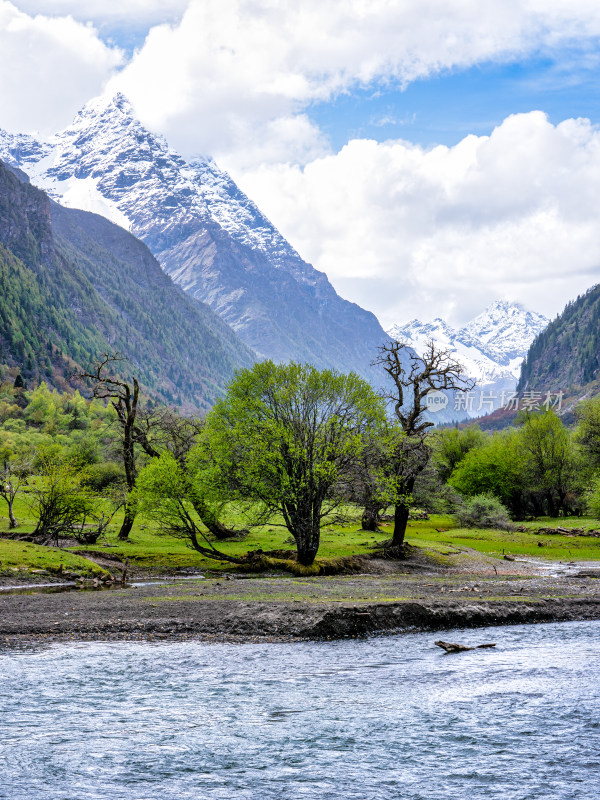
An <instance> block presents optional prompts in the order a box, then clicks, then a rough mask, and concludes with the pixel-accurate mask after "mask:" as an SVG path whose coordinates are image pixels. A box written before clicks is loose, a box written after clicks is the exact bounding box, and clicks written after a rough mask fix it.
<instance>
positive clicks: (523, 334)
mask: <svg viewBox="0 0 600 800" xmlns="http://www.w3.org/2000/svg"><path fill="white" fill-rule="evenodd" d="M548 322H549V320H548V319H547V318H546V317H544V316H543V314H538V313H536V312H533V311H528V310H527V309H525V308H523V306H521V305H519V304H518V303H511V302H507V301H504V300H496V301H494V302H493V303H492V304H491V305H490V306H488V308H486V309H485V311H483V312H482V313H481V314H479V315H478V316H476V317H475V318H474V319H472V320H471V321H470V322H468V323H467V324H466V325H465V326H464V327H463V328H462V329H461V331H460V338H461V339H462V340H463V341H470V342H472V343H473V344H475V346H478V347H479V348H480V349H481V350H482V352H484V353H485V354H486V355H487V356H488V357H489V358H491V359H492V360H493V361H497V362H498V363H499V364H502V365H503V366H509V365H510V364H511V363H513V362H514V361H515V359H519V365H520V363H521V361H522V360H523V358H525V355H526V353H527V351H528V349H529V345H530V344H531V342H532V341H533V340H534V339H535V337H536V336H537V335H538V333H541V332H542V331H543V330H544V328H545V327H546V326H547V325H548Z"/></svg>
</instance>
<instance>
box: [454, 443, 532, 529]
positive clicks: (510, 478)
mask: <svg viewBox="0 0 600 800" xmlns="http://www.w3.org/2000/svg"><path fill="white" fill-rule="evenodd" d="M525 471H526V456H525V452H524V450H523V447H522V444H521V438H520V436H519V432H518V431H514V430H511V431H506V432H502V433H497V434H495V435H494V436H490V437H489V439H488V441H487V442H486V443H485V444H484V445H482V446H481V447H475V448H473V449H471V450H469V452H468V453H467V454H466V456H465V457H464V458H463V459H462V461H460V463H459V464H458V466H457V467H456V468H455V469H454V471H453V473H452V475H451V476H450V478H449V480H448V483H449V484H450V485H451V486H452V487H453V488H455V489H456V490H457V491H459V492H460V493H461V494H463V495H467V496H471V497H472V496H474V495H481V494H492V495H494V497H497V498H498V499H499V500H500V501H501V502H502V503H503V505H505V506H506V507H507V508H508V509H509V510H510V512H511V514H512V515H513V516H515V517H522V516H523V514H524V511H525V501H526V481H525Z"/></svg>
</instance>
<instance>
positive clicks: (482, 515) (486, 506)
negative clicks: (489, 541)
mask: <svg viewBox="0 0 600 800" xmlns="http://www.w3.org/2000/svg"><path fill="white" fill-rule="evenodd" d="M456 516H457V517H458V521H459V522H460V524H461V526H462V527H463V528H499V529H500V530H504V531H510V530H514V525H513V524H512V522H511V521H510V517H509V516H508V511H507V510H506V508H505V506H503V505H502V503H501V502H500V500H498V498H497V497H494V495H493V494H476V495H474V496H473V497H469V498H468V500H466V501H465V503H464V505H463V506H462V507H461V508H459V509H458V510H457V512H456Z"/></svg>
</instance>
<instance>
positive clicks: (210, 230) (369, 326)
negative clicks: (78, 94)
mask: <svg viewBox="0 0 600 800" xmlns="http://www.w3.org/2000/svg"><path fill="white" fill-rule="evenodd" d="M0 157H5V158H7V159H8V160H9V161H10V162H11V163H13V164H15V165H16V166H19V167H22V168H23V169H24V170H25V171H26V172H27V173H28V174H29V175H30V176H31V179H32V181H33V182H34V183H35V184H36V185H38V186H41V187H43V188H44V189H46V190H47V191H48V192H49V194H50V195H51V196H52V197H54V198H55V199H57V200H58V201H59V202H60V203H61V204H63V205H65V206H71V207H76V208H82V209H85V210H88V211H95V212H96V213H99V214H102V215H103V216H105V217H107V218H109V219H111V220H112V221H113V222H116V223H118V224H119V225H121V226H123V227H125V228H128V229H129V230H131V232H132V233H134V234H135V235H136V236H137V237H138V238H140V239H142V240H143V241H144V242H145V243H146V244H147V245H148V247H149V248H150V249H151V250H152V252H153V253H154V255H155V256H156V257H157V258H158V260H159V261H160V263H161V265H162V267H163V269H164V270H165V271H166V272H167V273H168V274H169V275H171V276H172V277H173V279H174V280H175V281H176V282H177V283H178V284H180V285H181V286H182V287H183V288H184V289H185V290H186V291H187V292H189V293H190V294H192V295H193V296H194V297H196V298H198V299H200V300H202V301H204V302H206V303H208V304H209V305H210V306H211V307H212V308H213V309H214V310H215V311H216V312H217V313H218V314H219V315H220V316H221V317H222V318H223V319H224V320H225V321H226V322H227V323H229V324H230V325H231V327H232V328H233V329H234V330H235V331H236V333H237V334H238V335H239V336H240V337H241V338H242V339H243V341H244V342H246V344H247V345H249V346H250V347H252V348H253V349H254V350H255V352H256V353H257V354H258V355H259V356H260V357H267V358H272V359H274V360H276V361H286V360H291V359H293V360H297V361H308V362H310V363H313V364H315V365H316V366H318V367H334V368H336V369H339V370H340V371H344V372H347V371H350V370H354V371H356V372H358V373H359V374H361V375H363V376H365V377H368V378H372V376H373V370H372V369H371V367H370V362H371V361H372V359H373V358H374V355H375V349H376V347H377V346H378V345H379V344H380V343H381V342H382V341H384V340H385V339H386V338H387V337H386V335H385V333H384V331H383V330H382V328H381V326H380V325H379V323H378V321H377V319H376V317H375V316H374V315H373V314H371V313H370V312H368V311H365V310H364V309H362V308H360V307H359V306H357V305H355V304H354V303H349V302H347V301H345V300H343V299H342V298H340V297H339V296H338V295H337V294H336V292H335V290H334V289H333V287H332V286H331V284H330V283H329V281H328V279H327V277H326V276H325V275H324V274H323V273H322V272H319V271H317V270H316V269H314V268H313V267H312V266H311V265H310V264H307V263H306V262H304V261H303V260H302V259H301V257H300V256H299V255H298V253H297V252H296V251H295V250H294V249H293V248H292V247H291V246H290V245H289V243H288V242H287V241H286V240H285V239H284V238H283V237H282V236H281V234H280V233H279V232H278V231H277V230H276V229H275V228H274V226H273V225H272V224H271V223H270V222H269V221H268V220H267V219H266V218H265V217H264V216H263V215H262V214H261V212H260V211H259V210H258V208H257V207H256V206H255V205H254V203H252V201H251V200H249V198H248V197H246V195H244V194H243V192H241V191H240V189H239V188H238V187H237V186H236V184H235V183H234V182H233V180H232V179H231V178H230V177H229V176H228V175H227V174H226V173H225V172H223V171H222V170H221V169H219V167H218V166H217V165H216V164H215V163H214V162H213V161H211V160H210V159H198V160H195V161H192V162H189V163H188V162H186V161H185V160H184V159H183V158H182V157H181V156H180V155H178V154H177V153H176V152H174V151H173V150H172V149H170V148H169V146H168V145H167V143H166V142H165V140H164V139H163V138H161V137H159V136H155V135H154V134H152V133H150V132H149V131H148V130H146V129H145V128H144V127H143V126H142V125H141V123H140V122H139V121H138V120H136V118H135V116H134V114H133V111H132V109H131V106H130V105H129V103H128V101H127V100H126V98H125V97H123V96H122V95H117V96H115V97H114V98H112V99H111V100H102V101H93V102H91V103H89V104H88V105H87V106H86V107H85V108H84V109H83V110H82V111H81V112H80V113H79V114H78V115H77V117H76V119H75V120H74V122H73V124H72V125H71V126H69V127H68V128H67V129H65V130H64V131H62V132H61V133H59V134H57V135H55V136H54V137H52V138H51V139H50V140H48V141H47V142H37V141H35V140H34V139H32V138H31V137H27V136H11V135H10V134H6V133H2V132H0Z"/></svg>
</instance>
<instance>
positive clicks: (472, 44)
mask: <svg viewBox="0 0 600 800" xmlns="http://www.w3.org/2000/svg"><path fill="white" fill-rule="evenodd" d="M599 35H600V6H599V5H598V3H597V2H596V0H593V2H592V0H570V2H567V0H543V2H542V0H502V2H498V0H457V1H456V2H452V3H448V2H447V0H402V1H401V2H400V0H396V1H394V0H303V1H302V2H301V3H289V2H282V0H191V1H190V3H189V6H188V8H187V10H186V12H185V14H184V15H183V17H182V19H181V21H180V22H179V23H178V24H175V25H171V24H164V25H160V26H157V27H155V28H154V29H153V30H152V31H151V32H150V34H149V36H148V38H147V40H146V42H145V44H144V46H143V47H142V48H141V49H140V51H139V52H138V53H137V54H136V55H135V56H134V58H133V59H132V61H131V63H130V64H129V65H128V67H127V68H126V69H125V70H124V72H123V73H122V74H121V75H119V76H118V77H117V78H116V79H115V82H114V88H115V89H116V88H118V89H121V90H122V91H124V92H125V93H126V94H127V95H128V96H129V97H130V98H131V100H132V101H133V102H134V104H135V105H136V108H137V110H138V112H139V113H140V115H141V116H142V118H143V119H144V121H145V122H147V123H148V124H150V125H153V126H154V127H157V128H160V129H161V130H162V132H164V133H165V135H166V136H167V138H169V140H171V141H173V143H174V144H175V146H176V147H178V148H179V149H180V150H183V151H184V152H188V153H190V152H193V151H196V152H205V153H206V152H209V153H211V154H213V155H215V156H216V157H217V158H220V157H227V158H229V159H231V160H232V159H233V158H234V157H235V161H236V163H237V164H238V165H240V166H242V165H246V166H248V165H251V164H256V163H258V162H261V161H263V160H270V161H271V162H272V163H274V162H277V161H278V160H280V159H281V158H282V157H285V159H286V160H291V161H294V162H296V163H305V162H306V160H308V159H310V158H312V157H314V154H315V152H318V151H319V149H321V152H323V151H322V147H323V142H322V141H321V137H320V135H319V132H318V130H316V129H312V130H311V129H310V128H309V123H308V121H307V118H306V117H305V116H303V114H304V112H306V109H307V106H308V105H309V104H310V103H311V102H313V101H320V100H328V99H330V98H331V97H332V96H334V95H336V94H337V93H339V92H344V91H350V90H352V89H353V88H355V87H356V86H357V85H363V86H366V85H370V84H374V83H381V82H386V81H387V82H394V83H396V84H399V85H406V84H407V83H409V82H411V81H413V80H415V79H417V78H424V77H427V76H430V75H432V74H436V73H438V72H439V71H441V70H444V69H450V68H462V67H468V66H471V65H473V64H477V63H481V62H485V61H487V60H493V59H497V60H501V59H511V58H517V57H519V56H521V55H523V54H528V53H531V52H533V51H538V50H544V48H546V49H547V48H556V47H558V46H560V45H562V44H568V43H572V42H573V40H574V39H577V40H579V41H580V40H581V39H584V40H590V39H593V38H594V37H598V36H599ZM280 120H285V125H286V130H287V136H286V137H285V147H283V145H282V142H281V140H280V139H279V138H278V131H279V128H280V126H281V124H283V123H281V122H280ZM271 147H272V148H273V150H272V154H271V155H269V152H270V149H271ZM282 153H284V156H282Z"/></svg>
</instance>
